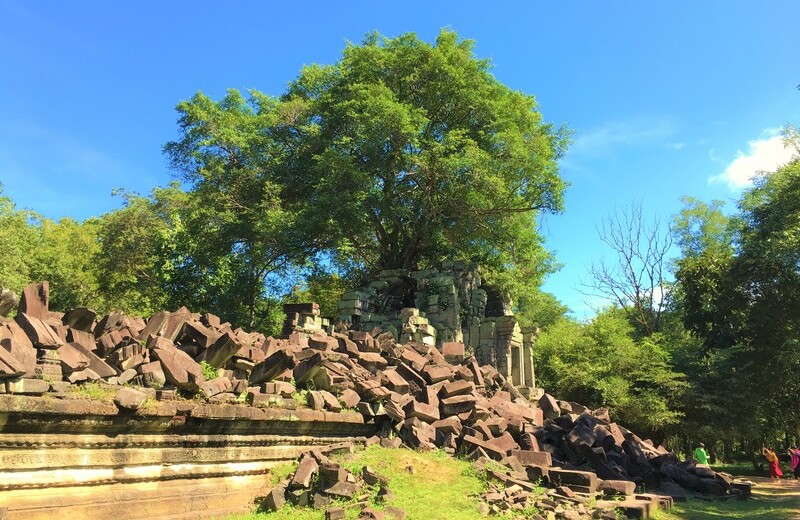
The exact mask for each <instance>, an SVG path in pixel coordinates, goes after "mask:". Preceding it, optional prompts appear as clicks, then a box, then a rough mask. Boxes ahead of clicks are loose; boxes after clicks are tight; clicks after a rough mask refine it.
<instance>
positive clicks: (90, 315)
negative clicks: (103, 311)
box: [61, 307, 97, 333]
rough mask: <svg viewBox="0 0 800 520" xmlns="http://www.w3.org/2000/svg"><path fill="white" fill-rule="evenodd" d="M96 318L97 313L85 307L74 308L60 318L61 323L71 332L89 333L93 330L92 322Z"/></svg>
mask: <svg viewBox="0 0 800 520" xmlns="http://www.w3.org/2000/svg"><path fill="white" fill-rule="evenodd" d="M96 318H97V313H96V312H94V311H93V310H91V309H87V308H86V307H76V308H74V309H72V310H70V311H68V312H67V313H66V314H64V317H63V318H61V322H62V323H63V324H64V325H66V326H67V327H69V328H70V329H73V330H78V331H81V332H86V333H91V332H92V330H93V329H94V322H95V319H96Z"/></svg>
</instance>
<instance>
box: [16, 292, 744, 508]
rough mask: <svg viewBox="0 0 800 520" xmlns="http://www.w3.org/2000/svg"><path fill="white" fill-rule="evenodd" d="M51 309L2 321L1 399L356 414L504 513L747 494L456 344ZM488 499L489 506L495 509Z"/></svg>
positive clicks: (41, 307) (199, 317)
mask: <svg viewBox="0 0 800 520" xmlns="http://www.w3.org/2000/svg"><path fill="white" fill-rule="evenodd" d="M48 300H49V287H48V285H47V283H46V282H45V283H41V284H32V285H30V286H28V287H27V288H26V289H25V290H24V292H23V294H22V297H21V298H20V302H19V306H18V309H17V314H16V317H15V318H14V319H6V318H0V347H2V348H0V379H2V384H0V392H8V393H21V394H42V393H49V394H52V395H54V396H56V397H64V396H65V393H66V390H67V388H66V387H68V386H69V385H80V384H86V383H87V382H92V381H96V382H102V383H103V384H106V385H112V386H114V385H117V386H120V393H119V394H118V395H117V399H116V400H115V402H116V403H117V406H118V407H119V408H120V410H121V413H123V412H129V411H133V410H136V409H137V408H138V407H140V406H142V405H143V404H144V403H145V402H146V400H147V397H148V396H152V395H153V393H154V389H158V391H159V395H164V394H165V393H167V394H168V393H169V392H173V393H174V392H180V393H183V394H184V396H194V397H195V398H198V399H204V400H208V401H211V402H226V403H232V404H236V403H238V404H240V405H241V406H262V407H279V408H295V407H297V406H308V407H310V408H312V409H315V410H326V411H329V412H334V413H337V412H342V411H349V412H351V413H352V412H358V413H360V414H361V415H362V416H363V417H364V419H365V421H367V422H371V423H374V424H375V426H376V429H377V430H379V431H381V432H382V434H381V438H375V439H372V440H371V442H381V443H382V444H384V445H387V446H397V445H400V444H401V443H402V444H404V445H405V446H408V447H412V448H416V449H421V450H428V449H437V448H438V449H442V450H444V451H446V452H447V453H450V454H452V455H461V456H464V457H468V458H470V459H472V460H476V461H489V460H491V461H493V463H492V464H494V465H496V466H495V467H497V466H499V467H501V468H502V470H500V471H499V472H498V475H501V477H500V479H501V480H503V479H505V480H503V481H504V482H505V483H506V484H507V488H512V489H513V492H510V493H507V495H508V498H509V501H510V502H509V501H506V502H504V503H508V504H510V505H509V507H513V508H515V507H517V506H515V505H514V504H520V503H524V500H523V499H522V496H521V495H520V493H519V490H518V489H516V488H515V487H514V486H519V487H521V488H522V489H523V490H525V489H526V488H527V487H530V486H531V485H533V484H534V483H540V484H544V485H547V486H550V487H552V488H554V489H562V491H561V494H569V493H577V494H579V495H576V496H577V497H579V498H587V497H593V496H595V494H597V493H614V494H622V495H623V496H624V497H627V498H626V500H630V501H631V502H632V503H633V502H635V503H636V504H638V503H639V502H640V501H641V500H640V499H638V498H636V495H635V494H634V493H635V491H636V490H639V491H641V490H643V489H646V490H653V489H656V488H657V487H658V486H659V484H661V483H662V481H673V482H677V483H678V484H680V485H681V486H684V487H686V488H688V489H691V490H693V491H698V492H702V493H709V494H714V495H726V494H739V495H742V494H745V493H746V492H747V490H746V488H747V486H746V485H745V484H743V483H740V482H734V481H733V480H732V479H730V478H729V477H726V476H725V475H724V474H718V473H714V472H713V471H711V470H710V469H708V468H703V467H700V466H697V465H695V464H693V463H691V462H688V463H686V462H684V463H681V462H678V459H677V457H675V456H674V455H673V454H671V453H669V452H668V451H667V450H666V449H664V448H663V447H661V446H655V445H654V444H653V443H652V442H650V441H648V440H643V439H641V438H639V437H638V436H636V435H635V434H634V433H633V432H630V431H628V430H627V429H625V428H624V427H622V426H620V425H618V424H616V423H614V422H613V421H612V420H611V418H610V417H609V414H608V412H607V411H606V410H604V409H596V410H591V409H588V408H585V407H583V406H581V405H579V404H577V403H567V402H564V401H558V400H556V399H555V398H553V397H552V396H550V395H547V394H545V395H543V396H542V397H541V398H540V399H538V400H529V399H528V398H526V396H525V395H523V393H522V392H520V390H519V388H518V387H517V386H516V385H515V384H514V381H513V380H512V379H511V378H510V377H508V376H507V375H505V374H504V373H503V372H501V371H499V370H498V369H497V368H495V367H494V366H491V365H487V364H481V363H480V362H479V361H478V359H476V356H474V355H470V353H469V351H468V350H467V349H466V347H465V345H464V344H463V343H462V342H446V343H443V344H441V346H440V347H437V346H435V345H432V344H429V342H425V341H417V339H418V338H414V340H412V341H408V342H406V343H399V342H398V341H397V339H398V338H397V336H396V335H395V333H393V332H392V331H385V332H384V331H381V329H379V328H375V329H372V330H371V331H369V332H367V331H365V330H359V329H348V328H346V327H345V328H342V327H340V328H338V330H337V331H334V332H330V333H327V332H325V331H324V330H316V327H311V328H310V330H314V332H310V331H309V332H301V331H299V330H297V328H296V327H292V328H291V333H290V334H289V335H288V336H286V337H281V338H273V337H265V336H264V335H263V334H260V333H252V332H246V331H244V330H242V329H240V328H233V327H232V326H231V325H230V324H228V323H223V322H221V320H220V319H219V318H218V317H216V316H214V315H213V314H209V313H206V314H198V313H193V312H191V311H189V310H188V309H186V308H181V309H178V310H177V311H174V312H166V311H162V312H157V313H155V314H154V315H153V316H151V317H149V318H148V319H143V318H138V317H130V316H126V315H125V314H123V313H120V312H112V313H110V314H108V315H105V316H97V315H96V314H95V313H94V312H93V311H91V310H89V309H87V308H77V309H73V310H70V311H68V312H66V313H59V312H52V311H50V310H49V308H48ZM288 310H289V311H290V314H291V313H293V314H294V315H296V318H295V317H294V316H293V317H292V319H293V321H297V322H298V323H300V322H301V321H302V320H304V319H306V318H308V317H311V318H312V319H311V320H310V321H308V320H306V321H303V323H305V324H309V323H312V322H313V323H317V322H316V317H317V316H318V313H317V314H315V311H317V310H318V308H317V307H315V306H314V305H313V304H302V305H298V306H295V307H290V308H288ZM407 314H408V315H409V317H413V316H414V315H415V314H414V313H413V312H407ZM303 316H305V317H306V318H302V317H303ZM508 330H509V329H508V328H505V329H504V331H508ZM505 333H506V332H504V334H505ZM501 368H503V369H504V367H501ZM209 372H210V373H209ZM121 385H127V386H131V387H134V388H131V389H125V391H124V392H122V390H123V389H122V387H121ZM135 387H141V388H140V389H136V388H135ZM137 392H138V393H137ZM140 394H145V395H144V396H143V395H140ZM317 463H318V464H319V461H317ZM308 464H310V463H308ZM523 483H527V484H523ZM566 489H568V490H569V491H566ZM504 493H505V491H504ZM495 498H497V497H495V496H492V500H489V501H488V502H491V505H492V506H497V507H499V508H500V509H503V507H504V506H499V505H497V503H496V500H495ZM567 498H568V499H570V500H572V499H574V498H576V497H567ZM588 499H589V498H587V500H588ZM573 502H574V500H573ZM578 502H580V501H578ZM655 502H658V503H661V502H663V501H661V499H659V500H658V501H655ZM634 505H635V504H634ZM616 506H618V504H616V505H615V507H616ZM631 507H634V506H631ZM637 507H638V506H637Z"/></svg>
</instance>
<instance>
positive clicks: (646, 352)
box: [535, 308, 686, 432]
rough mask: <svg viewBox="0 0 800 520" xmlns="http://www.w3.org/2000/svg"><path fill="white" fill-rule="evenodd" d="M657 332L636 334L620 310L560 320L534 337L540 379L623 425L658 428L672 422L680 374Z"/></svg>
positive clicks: (554, 391)
mask: <svg viewBox="0 0 800 520" xmlns="http://www.w3.org/2000/svg"><path fill="white" fill-rule="evenodd" d="M663 341H664V340H663V337H662V336H661V335H660V334H658V333H657V334H654V335H652V336H646V337H641V338H640V337H638V334H637V333H636V328H635V327H634V326H633V324H632V323H631V321H630V320H629V318H628V317H627V316H626V314H625V313H624V312H623V311H622V310H621V309H613V308H611V309H607V310H606V311H603V312H601V313H599V314H598V315H597V316H596V317H595V318H594V320H592V321H591V322H590V323H587V324H581V323H578V322H576V321H573V320H570V319H561V320H559V321H557V322H556V323H554V324H553V325H551V326H550V328H549V329H547V330H546V331H545V332H543V333H542V334H541V335H540V337H539V338H538V340H537V344H536V347H537V348H536V349H535V356H536V371H537V377H538V379H539V384H540V385H541V386H543V387H544V388H546V389H547V391H548V392H550V393H552V394H553V395H557V396H558V397H559V398H560V399H564V400H568V401H576V402H578V403H581V404H584V405H586V406H590V407H598V406H606V407H608V408H609V409H610V410H611V413H612V416H613V417H614V418H615V420H618V421H619V422H620V423H622V424H626V425H627V426H628V427H630V428H632V429H633V430H635V431H639V432H657V431H663V429H664V428H665V427H667V426H669V425H671V424H674V423H676V422H677V421H678V420H679V419H680V417H681V414H680V412H679V411H677V404H678V403H679V401H680V398H681V395H682V392H683V390H684V388H685V387H686V382H685V381H684V380H683V374H680V373H678V372H675V371H674V370H673V369H672V366H671V363H670V356H669V354H668V353H667V351H666V349H665V348H664V346H663Z"/></svg>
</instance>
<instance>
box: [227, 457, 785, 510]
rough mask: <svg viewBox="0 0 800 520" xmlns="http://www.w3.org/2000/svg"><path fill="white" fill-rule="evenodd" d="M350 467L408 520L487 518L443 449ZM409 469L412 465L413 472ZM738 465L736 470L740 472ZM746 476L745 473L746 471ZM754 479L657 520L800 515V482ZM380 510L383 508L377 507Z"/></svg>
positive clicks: (462, 468)
mask: <svg viewBox="0 0 800 520" xmlns="http://www.w3.org/2000/svg"><path fill="white" fill-rule="evenodd" d="M338 462H340V463H341V464H343V465H344V466H345V467H346V468H347V469H349V470H350V471H352V472H354V473H359V472H360V471H361V468H362V467H363V466H370V467H371V468H372V469H374V470H375V471H377V472H378V473H380V474H381V475H384V476H386V477H388V478H389V481H390V484H389V488H390V489H391V490H392V492H393V493H394V494H395V497H394V499H393V500H392V501H390V502H389V503H388V504H387V505H391V506H395V507H398V508H400V509H403V510H405V511H406V518H407V519H409V520H417V519H419V520H422V519H424V520H478V519H485V517H483V516H481V514H480V513H479V512H478V510H477V507H476V506H477V504H478V502H477V499H476V498H475V495H476V494H478V493H480V492H482V491H484V490H485V489H486V485H487V484H486V481H485V479H484V478H482V477H481V475H479V474H478V473H477V472H476V471H475V469H474V468H473V466H472V464H471V463H469V462H464V461H461V460H458V459H454V458H452V457H449V456H447V455H446V454H444V453H442V452H431V453H418V452H415V451H412V450H406V449H399V450H387V449H384V448H381V447H380V446H372V447H370V448H368V449H366V450H364V451H359V452H357V453H355V454H352V455H348V456H347V457H345V458H342V459H340V460H338ZM747 466H748V467H749V469H748V467H745V466H743V467H742V468H737V467H736V466H730V465H728V466H725V467H716V469H718V470H722V471H727V472H729V473H732V474H735V475H742V474H743V473H752V472H753V467H752V465H747ZM294 468H295V466H294V465H293V464H286V465H283V466H279V467H277V468H274V470H273V471H272V477H271V478H272V481H273V484H275V483H278V482H279V481H280V480H282V479H283V478H285V477H287V476H288V475H290V474H291V473H292V472H293V471H294ZM409 468H413V470H410V469H409ZM737 469H738V471H737ZM742 476H744V475H742ZM745 478H748V479H749V480H752V481H753V482H756V484H757V485H756V487H754V488H753V498H752V499H751V500H747V501H739V500H735V499H731V500H727V501H718V500H711V501H705V500H700V499H696V498H690V499H689V500H688V501H686V502H683V503H676V504H675V507H674V509H673V510H672V511H671V512H669V513H665V512H659V514H658V515H657V516H656V520H723V519H738V520H789V519H800V481H797V480H791V479H783V480H781V481H779V482H774V481H771V480H770V479H769V478H764V477H751V476H745ZM340 505H341V506H343V507H345V509H346V510H347V515H348V516H347V518H349V519H354V518H357V517H358V513H359V508H357V507H354V506H352V504H351V505H350V507H349V508H348V504H346V503H343V504H340ZM378 508H379V509H380V507H378ZM323 518H324V511H315V510H313V509H308V508H294V507H291V506H289V505H287V506H286V507H284V508H283V509H282V510H281V511H279V512H277V513H251V514H248V515H235V516H231V517H229V518H228V519H227V520H322V519H323Z"/></svg>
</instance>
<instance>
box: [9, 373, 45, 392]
mask: <svg viewBox="0 0 800 520" xmlns="http://www.w3.org/2000/svg"><path fill="white" fill-rule="evenodd" d="M48 390H50V383H48V382H47V381H45V380H43V379H30V378H27V377H23V378H21V379H11V380H8V381H6V391H7V392H8V393H9V394H22V395H39V394H43V393H45V392H47V391H48Z"/></svg>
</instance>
